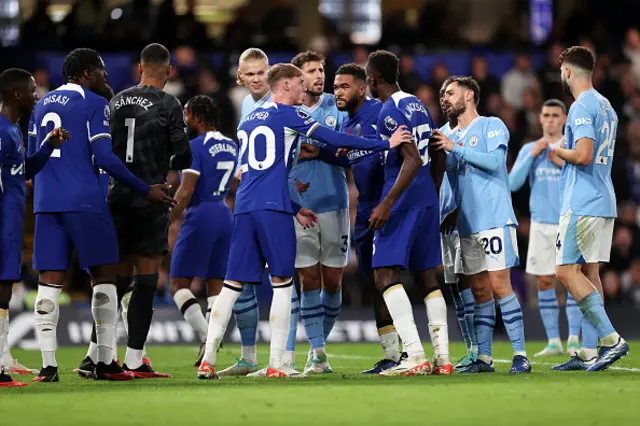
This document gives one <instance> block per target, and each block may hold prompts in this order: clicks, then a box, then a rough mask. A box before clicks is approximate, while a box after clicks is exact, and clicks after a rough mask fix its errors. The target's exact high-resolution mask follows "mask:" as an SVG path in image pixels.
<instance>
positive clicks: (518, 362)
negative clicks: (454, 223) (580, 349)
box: [434, 77, 531, 373]
mask: <svg viewBox="0 0 640 426" xmlns="http://www.w3.org/2000/svg"><path fill="white" fill-rule="evenodd" d="M450 81H451V83H449V85H448V86H447V87H446V89H445V92H444V99H443V103H444V107H445V111H446V114H447V116H448V117H456V118H457V119H458V126H457V127H456V128H455V129H454V130H455V131H454V132H453V134H452V135H451V136H450V137H449V136H447V135H445V134H444V133H442V132H440V131H436V132H435V135H434V138H435V139H436V140H438V142H437V144H436V146H438V147H442V148H444V149H445V150H446V151H447V152H449V153H450V154H449V155H448V156H447V177H448V178H449V183H450V184H451V187H452V189H453V192H454V195H455V199H456V205H457V206H458V208H459V212H458V233H459V234H460V249H461V253H462V273H463V274H465V275H467V276H470V277H471V279H472V289H473V293H474V299H475V326H476V335H477V341H478V359H477V360H476V361H475V362H474V363H473V364H471V365H470V366H469V367H468V368H467V369H465V370H462V371H461V373H482V372H494V371H495V370H494V368H493V361H492V351H491V348H492V341H493V327H494V326H495V321H496V308H495V302H494V299H493V295H494V293H495V294H496V296H497V297H498V303H500V309H501V311H502V319H503V322H504V324H505V326H506V329H507V333H508V335H509V338H510V339H511V343H512V346H513V353H514V358H513V364H512V367H511V370H510V372H511V373H528V372H530V371H531V365H530V363H529V360H528V358H527V354H526V351H525V347H524V325H523V320H522V310H521V308H520V302H519V301H518V299H517V298H516V295H515V293H514V292H513V289H512V287H511V278H510V268H512V267H514V266H517V265H518V248H517V241H516V226H517V221H516V217H515V213H514V211H513V206H512V205H511V192H510V190H509V177H508V174H507V165H506V154H507V146H508V143H509V131H508V130H507V128H506V126H505V125H504V123H503V122H502V121H501V120H500V119H499V118H495V117H481V116H479V115H478V113H477V111H476V105H477V103H478V100H479V92H480V89H479V86H478V83H477V82H476V81H475V80H474V79H473V78H471V77H451V80H450Z"/></svg>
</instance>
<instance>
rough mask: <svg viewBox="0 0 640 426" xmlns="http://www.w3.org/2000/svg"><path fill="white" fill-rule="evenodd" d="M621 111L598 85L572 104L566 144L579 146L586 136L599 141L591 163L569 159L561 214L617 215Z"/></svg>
mask: <svg viewBox="0 0 640 426" xmlns="http://www.w3.org/2000/svg"><path fill="white" fill-rule="evenodd" d="M617 127H618V115H617V114H616V112H615V111H614V110H613V107H612V106H611V104H610V103H609V101H608V100H607V98H605V97H604V96H602V95H601V94H600V93H598V92H597V91H596V90H595V89H591V90H587V91H585V92H583V93H582V94H581V95H580V96H579V97H578V99H576V101H575V102H574V103H573V104H572V105H571V108H569V117H568V119H567V124H566V126H565V147H566V148H567V149H576V142H577V141H578V140H580V139H582V138H589V139H593V140H594V141H595V143H594V145H593V160H592V161H591V163H590V164H589V165H587V166H576V165H573V164H569V162H567V161H565V163H564V167H563V169H562V181H561V184H560V186H561V191H562V204H561V207H560V214H561V215H563V214H565V213H567V212H571V213H573V214H575V215H578V216H600V217H616V216H617V210H616V194H615V192H614V190H613V183H612V182H611V167H612V164H613V152H614V149H615V145H616V130H617Z"/></svg>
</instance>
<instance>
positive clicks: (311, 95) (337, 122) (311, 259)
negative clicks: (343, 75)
mask: <svg viewBox="0 0 640 426" xmlns="http://www.w3.org/2000/svg"><path fill="white" fill-rule="evenodd" d="M323 62H324V58H323V57H322V56H320V55H319V54H317V53H315V52H311V51H306V52H302V53H299V54H298V55H296V56H295V57H294V58H293V60H292V61H291V63H292V64H293V65H295V66H297V67H298V68H300V69H301V70H302V74H303V76H304V80H305V89H306V95H305V98H304V101H303V104H302V105H301V106H300V109H301V110H302V111H304V112H306V113H307V114H309V116H311V117H312V118H313V119H314V120H316V121H317V122H318V123H320V124H321V125H323V126H325V127H328V128H330V129H339V128H340V126H341V125H342V122H343V121H344V119H345V117H346V113H345V112H341V111H339V110H338V107H337V105H336V100H335V97H334V95H332V94H328V93H323V92H322V90H323V88H324V79H325V74H324V65H323ZM300 143H304V144H312V145H316V146H320V147H322V146H324V145H325V144H323V143H322V142H319V141H316V140H314V139H311V138H305V137H304V136H303V137H301V138H300ZM299 186H300V187H303V188H304V189H303V190H302V192H300V191H299V188H298V187H299ZM289 190H290V191H291V197H292V199H293V200H296V202H297V203H299V204H300V205H302V206H303V207H307V208H309V209H311V210H313V211H314V212H315V213H316V214H317V215H318V224H317V226H316V227H314V228H309V229H302V227H301V226H300V224H297V225H296V240H297V247H296V270H297V272H298V276H299V277H300V290H301V293H300V317H301V320H302V324H303V326H304V329H305V333H306V335H307V339H308V340H309V343H310V345H311V348H310V351H309V355H308V357H307V363H306V366H305V372H306V373H309V374H317V373H330V372H331V371H332V370H331V367H330V365H329V363H328V361H327V355H326V353H325V341H326V339H327V337H328V336H329V334H330V333H331V330H332V328H333V325H334V324H335V322H336V319H337V317H338V315H339V313H340V307H341V305H342V291H341V285H342V273H343V270H344V267H345V266H347V261H348V259H349V252H350V250H349V235H350V228H351V223H350V220H349V189H348V187H347V178H346V173H345V169H344V168H343V167H340V166H338V165H335V164H330V163H327V162H324V161H321V160H318V159H312V160H308V161H299V162H296V164H295V165H294V166H293V169H292V170H291V173H290V174H289ZM295 324H297V322H296V323H295ZM295 324H294V323H292V325H295ZM294 331H295V330H294ZM294 331H292V332H291V336H292V337H293V336H295V332H294ZM294 355H295V339H290V341H289V344H288V345H287V357H288V359H287V361H288V362H289V363H291V364H293V361H294Z"/></svg>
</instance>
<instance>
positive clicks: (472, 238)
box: [460, 226, 520, 275]
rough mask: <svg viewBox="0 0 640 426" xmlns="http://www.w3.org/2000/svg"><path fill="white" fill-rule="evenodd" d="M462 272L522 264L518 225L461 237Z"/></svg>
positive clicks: (477, 271)
mask: <svg viewBox="0 0 640 426" xmlns="http://www.w3.org/2000/svg"><path fill="white" fill-rule="evenodd" d="M460 251H461V254H462V256H461V257H462V273H463V274H464V275H475V274H479V273H480V272H484V271H489V272H491V271H502V270H504V269H509V268H513V267H514V266H518V265H519V264H520V260H519V258H518V241H517V240H516V227H515V226H505V227H504V228H493V229H488V230H486V231H480V232H478V233H477V234H471V235H469V236H468V237H460Z"/></svg>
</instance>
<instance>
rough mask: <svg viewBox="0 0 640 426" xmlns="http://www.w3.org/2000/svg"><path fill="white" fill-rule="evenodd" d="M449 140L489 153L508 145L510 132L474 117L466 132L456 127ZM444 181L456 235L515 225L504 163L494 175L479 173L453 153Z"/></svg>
mask: <svg viewBox="0 0 640 426" xmlns="http://www.w3.org/2000/svg"><path fill="white" fill-rule="evenodd" d="M449 137H450V138H451V140H452V141H453V142H454V143H455V144H457V145H460V146H463V147H467V148H469V149H472V150H477V151H479V152H481V153H489V152H491V151H493V150H496V149H498V148H500V147H502V149H504V150H506V149H507V148H508V145H509V130H507V127H506V126H505V125H504V123H503V122H502V120H500V119H499V118H497V117H477V118H476V119H475V120H473V121H472V122H471V123H470V124H469V126H468V127H467V128H464V129H460V128H459V127H457V128H456V129H455V131H454V132H452V134H451V135H449ZM446 164H447V165H446V169H447V177H448V178H449V183H450V184H451V183H452V182H454V181H455V179H456V178H457V185H453V184H452V189H453V193H454V196H455V200H456V205H457V206H459V208H460V210H459V212H458V232H459V233H460V236H461V237H467V236H469V235H471V234H476V233H478V232H480V231H486V230H489V229H493V228H503V227H505V226H507V225H516V226H517V224H518V221H517V220H516V215H515V213H514V211H513V205H512V203H511V190H510V188H509V176H508V173H507V164H506V161H505V162H504V163H503V164H501V165H500V167H499V168H498V169H497V170H496V171H486V170H482V169H480V168H478V167H476V166H473V165H471V164H469V163H468V162H467V161H465V160H464V159H462V158H460V157H458V156H457V155H456V154H455V153H453V152H452V153H450V154H449V155H448V156H447V163H446Z"/></svg>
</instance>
